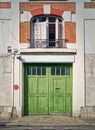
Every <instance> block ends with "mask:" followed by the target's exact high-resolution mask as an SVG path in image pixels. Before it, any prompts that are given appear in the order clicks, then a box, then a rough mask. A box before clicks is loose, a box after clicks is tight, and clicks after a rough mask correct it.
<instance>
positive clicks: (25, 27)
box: [20, 22, 30, 43]
mask: <svg viewBox="0 0 95 130" xmlns="http://www.w3.org/2000/svg"><path fill="white" fill-rule="evenodd" d="M29 40H30V22H22V23H20V42H21V43H28V42H29Z"/></svg>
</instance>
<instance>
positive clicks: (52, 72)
mask: <svg viewBox="0 0 95 130" xmlns="http://www.w3.org/2000/svg"><path fill="white" fill-rule="evenodd" d="M51 75H55V67H52V68H51Z"/></svg>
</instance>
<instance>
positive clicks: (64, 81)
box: [50, 64, 72, 115]
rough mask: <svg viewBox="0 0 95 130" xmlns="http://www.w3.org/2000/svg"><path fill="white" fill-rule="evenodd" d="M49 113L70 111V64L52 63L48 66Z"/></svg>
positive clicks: (66, 112) (66, 113)
mask: <svg viewBox="0 0 95 130" xmlns="http://www.w3.org/2000/svg"><path fill="white" fill-rule="evenodd" d="M50 108H51V109H50V113H55V114H56V113H60V114H64V115H71V113H72V66H71V65H70V64H69V65H68V64H65V65H52V67H51V68H50Z"/></svg>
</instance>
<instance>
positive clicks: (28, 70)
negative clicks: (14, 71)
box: [27, 67, 31, 75]
mask: <svg viewBox="0 0 95 130" xmlns="http://www.w3.org/2000/svg"><path fill="white" fill-rule="evenodd" d="M27 74H28V75H31V67H28V68H27Z"/></svg>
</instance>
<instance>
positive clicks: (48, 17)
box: [32, 15, 62, 23]
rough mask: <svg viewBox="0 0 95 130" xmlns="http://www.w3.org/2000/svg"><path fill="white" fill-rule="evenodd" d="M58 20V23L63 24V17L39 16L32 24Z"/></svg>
mask: <svg viewBox="0 0 95 130" xmlns="http://www.w3.org/2000/svg"><path fill="white" fill-rule="evenodd" d="M56 19H58V22H62V18H61V17H58V16H49V15H46V16H45V15H43V16H37V17H34V18H33V19H32V22H33V23H36V22H45V21H48V22H56Z"/></svg>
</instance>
